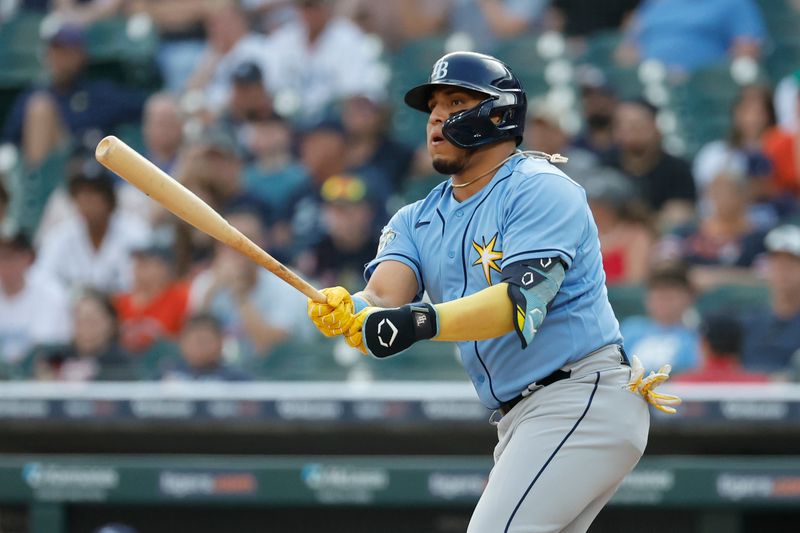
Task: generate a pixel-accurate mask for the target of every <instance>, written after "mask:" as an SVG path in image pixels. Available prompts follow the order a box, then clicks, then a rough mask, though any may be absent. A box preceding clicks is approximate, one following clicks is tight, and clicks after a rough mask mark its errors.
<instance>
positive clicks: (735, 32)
mask: <svg viewBox="0 0 800 533" xmlns="http://www.w3.org/2000/svg"><path fill="white" fill-rule="evenodd" d="M766 37H767V32H766V28H765V26H764V20H763V19H762V17H761V11H760V10H759V7H758V5H757V4H756V2H755V1H754V0H704V1H703V2H700V3H698V2H695V1H693V0H644V1H643V2H642V4H641V5H640V6H639V7H638V8H637V9H636V11H634V13H633V16H632V19H631V21H630V24H629V25H628V29H627V31H626V33H625V38H624V40H623V43H622V44H621V45H620V48H618V49H617V59H618V61H620V62H622V63H623V64H626V65H631V64H635V63H637V62H639V61H643V60H647V59H655V60H658V61H660V62H661V63H663V64H664V65H666V66H667V67H668V68H670V69H672V70H676V71H680V72H692V71H694V70H697V69H700V68H703V67H708V66H712V65H715V64H719V63H721V62H723V61H725V60H727V59H731V58H737V57H753V58H757V57H758V56H759V54H760V51H761V46H762V45H763V44H764V40H765V39H766Z"/></svg>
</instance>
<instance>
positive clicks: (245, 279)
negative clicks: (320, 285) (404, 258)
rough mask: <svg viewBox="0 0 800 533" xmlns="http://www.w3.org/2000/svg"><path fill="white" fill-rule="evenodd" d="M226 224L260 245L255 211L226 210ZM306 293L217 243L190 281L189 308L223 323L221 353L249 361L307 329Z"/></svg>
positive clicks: (261, 231)
mask: <svg viewBox="0 0 800 533" xmlns="http://www.w3.org/2000/svg"><path fill="white" fill-rule="evenodd" d="M226 218H227V220H228V222H230V224H231V225H233V226H234V227H235V228H237V229H238V230H239V231H241V232H242V233H243V234H244V235H245V236H246V237H248V238H249V239H250V240H252V241H253V242H255V243H256V244H258V245H259V246H261V247H263V248H266V247H268V245H269V243H268V242H267V233H266V231H265V228H264V225H263V223H262V220H261V218H260V217H259V216H258V214H257V213H254V212H252V211H246V210H239V211H233V212H229V213H227V214H226ZM305 306H306V298H305V297H304V296H303V295H302V294H300V293H299V292H297V291H296V290H295V289H294V288H292V287H290V286H289V285H288V284H286V283H285V282H283V281H281V280H280V279H279V278H277V277H276V276H275V275H273V274H271V273H270V272H268V271H267V270H265V269H264V268H261V267H259V266H258V265H257V264H255V263H254V262H253V261H251V260H250V259H248V258H246V257H244V256H243V255H242V254H240V253H239V252H237V251H235V250H233V249H232V248H230V247H229V246H226V245H224V244H219V243H218V244H217V245H216V247H215V249H214V257H213V259H212V261H211V265H210V267H209V268H208V269H206V270H204V271H203V272H200V273H199V274H198V275H197V276H196V277H195V278H194V280H193V281H192V285H191V289H190V294H189V309H190V312H192V313H196V312H208V313H211V314H212V315H214V316H215V317H216V318H217V319H218V320H219V321H220V322H221V323H222V326H223V331H224V333H225V339H226V343H225V346H226V354H225V355H226V359H227V360H229V361H232V362H234V361H235V362H240V363H249V362H252V361H254V360H257V359H258V358H261V357H264V356H266V355H267V354H268V353H269V352H270V351H271V350H272V349H273V348H274V347H275V346H276V345H278V344H279V343H281V342H283V341H285V340H286V339H288V338H289V336H290V335H301V334H302V333H303V332H305V331H307V323H308V320H307V319H306V314H305Z"/></svg>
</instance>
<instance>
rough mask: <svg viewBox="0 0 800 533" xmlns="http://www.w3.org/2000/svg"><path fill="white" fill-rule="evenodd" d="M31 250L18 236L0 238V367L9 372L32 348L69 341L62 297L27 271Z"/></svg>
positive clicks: (54, 287) (50, 283) (51, 285)
mask: <svg viewBox="0 0 800 533" xmlns="http://www.w3.org/2000/svg"><path fill="white" fill-rule="evenodd" d="M34 257H35V254H34V251H33V247H32V246H31V242H30V240H29V239H28V238H27V237H26V236H25V235H23V234H21V233H16V234H10V235H0V367H5V368H6V370H12V372H11V373H13V367H14V366H15V365H16V364H17V363H19V362H20V361H21V360H22V359H23V358H24V357H25V356H26V355H27V354H28V352H29V350H30V349H31V348H32V347H33V346H34V345H35V344H40V343H58V342H66V341H67V339H69V335H70V327H69V323H70V320H69V309H68V307H69V306H68V303H67V298H66V294H65V293H64V291H63V290H62V289H61V287H60V286H59V285H58V284H57V283H55V282H54V281H52V280H50V279H48V278H47V277H43V276H35V275H33V272H32V270H31V267H32V265H33V262H34Z"/></svg>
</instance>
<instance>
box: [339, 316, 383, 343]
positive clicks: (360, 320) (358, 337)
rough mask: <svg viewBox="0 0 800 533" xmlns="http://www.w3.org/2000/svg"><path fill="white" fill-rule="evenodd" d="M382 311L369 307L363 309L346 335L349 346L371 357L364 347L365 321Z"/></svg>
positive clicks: (354, 318) (345, 338) (355, 317)
mask: <svg viewBox="0 0 800 533" xmlns="http://www.w3.org/2000/svg"><path fill="white" fill-rule="evenodd" d="M380 310H381V308H380V307H367V308H365V309H362V310H361V311H360V312H358V313H357V314H356V315H355V316H354V317H353V321H352V322H351V323H350V327H349V328H348V330H347V331H346V332H345V333H344V340H345V342H346V343H347V344H348V345H350V346H352V347H353V348H355V349H357V350H358V351H360V352H361V353H363V354H364V355H369V352H368V351H367V347H366V346H365V345H364V334H363V329H364V321H365V320H366V319H367V316H369V315H370V314H372V313H374V312H376V311H380Z"/></svg>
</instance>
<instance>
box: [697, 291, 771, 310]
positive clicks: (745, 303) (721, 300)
mask: <svg viewBox="0 0 800 533" xmlns="http://www.w3.org/2000/svg"><path fill="white" fill-rule="evenodd" d="M768 302H769V291H768V289H767V287H766V286H765V285H722V286H719V287H715V288H713V289H711V290H709V291H706V292H704V293H703V294H701V295H700V297H699V298H698V299H697V305H696V307H697V310H698V311H699V312H700V313H701V314H704V315H705V314H708V313H717V312H725V313H726V314H734V315H735V314H738V313H741V312H745V311H751V310H754V309H759V308H763V307H766V306H767V305H768Z"/></svg>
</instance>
